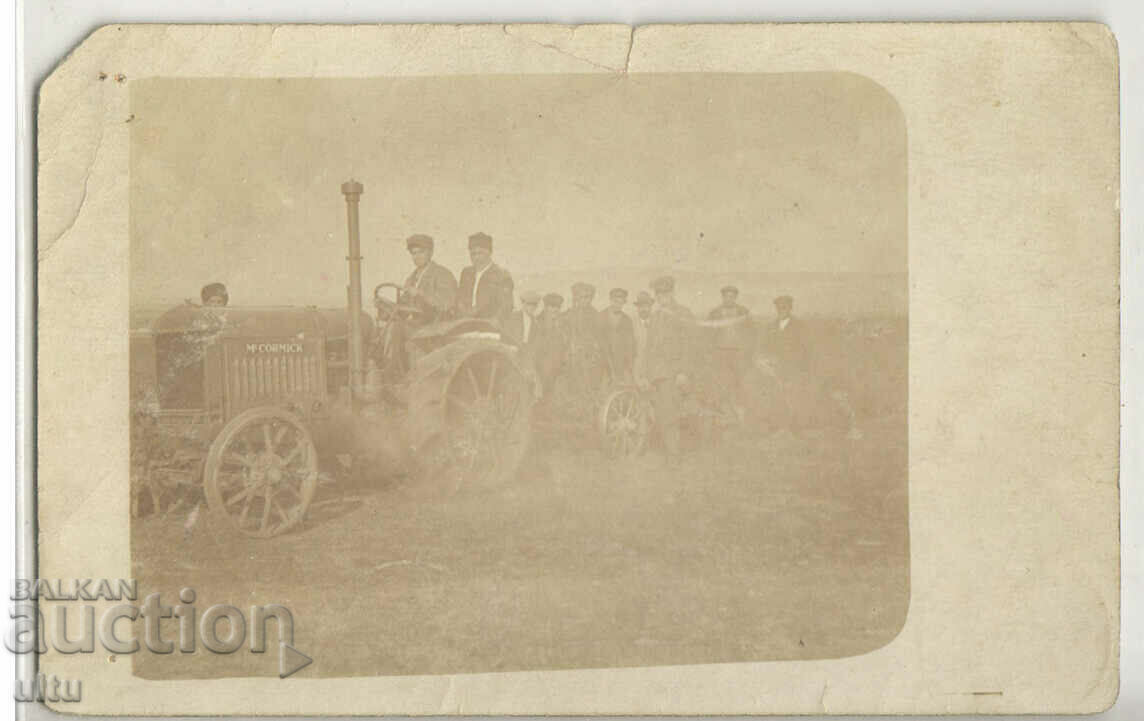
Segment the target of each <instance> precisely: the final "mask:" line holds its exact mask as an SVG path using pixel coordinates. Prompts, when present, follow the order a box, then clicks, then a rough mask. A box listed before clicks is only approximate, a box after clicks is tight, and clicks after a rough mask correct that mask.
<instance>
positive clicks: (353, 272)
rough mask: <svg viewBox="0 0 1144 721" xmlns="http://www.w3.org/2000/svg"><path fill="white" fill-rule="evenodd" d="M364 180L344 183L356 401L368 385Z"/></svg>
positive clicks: (353, 394)
mask: <svg viewBox="0 0 1144 721" xmlns="http://www.w3.org/2000/svg"><path fill="white" fill-rule="evenodd" d="M362 190H364V188H363V187H362V184H361V183H359V182H357V181H356V180H349V181H346V182H345V183H342V194H343V195H345V196H346V224H347V226H348V230H349V254H348V255H347V256H346V260H347V261H349V265H350V286H349V289H348V291H349V308H348V311H349V316H350V317H349V321H350V338H349V352H350V357H349V361H350V397H351V398H352V399H354V402H355V403H356V401H357V399H358V398H359V397H361V392H362V388H363V387H364V385H365V359H364V358H363V357H362V327H361V235H360V231H359V228H358V201H359V200H360V199H361V194H362Z"/></svg>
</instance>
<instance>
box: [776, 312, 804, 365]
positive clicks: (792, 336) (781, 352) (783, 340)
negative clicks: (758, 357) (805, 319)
mask: <svg viewBox="0 0 1144 721" xmlns="http://www.w3.org/2000/svg"><path fill="white" fill-rule="evenodd" d="M767 352H768V353H769V354H770V356H771V357H772V358H774V360H775V370H777V371H778V373H779V374H780V375H784V376H792V375H796V374H799V373H805V372H807V371H808V370H809V365H810V362H809V361H810V354H809V353H808V350H807V346H806V334H805V332H804V330H803V326H802V321H800V320H799V319H798V318H795V317H793V316H792V317H791V319H790V321H789V322H788V323H787V326H786V328H783V327H781V325H780V324H779V321H778V320H777V319H776V320H775V321H773V322H772V323H771V326H770V329H769V332H768V334H767Z"/></svg>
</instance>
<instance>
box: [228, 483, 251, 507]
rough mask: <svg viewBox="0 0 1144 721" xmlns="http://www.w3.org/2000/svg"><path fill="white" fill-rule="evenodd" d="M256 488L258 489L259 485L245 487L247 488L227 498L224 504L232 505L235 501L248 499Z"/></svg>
mask: <svg viewBox="0 0 1144 721" xmlns="http://www.w3.org/2000/svg"><path fill="white" fill-rule="evenodd" d="M256 490H258V488H257V486H250V487H249V488H245V489H243V490H241V491H239V492H238V493H236V494H234V495H233V496H231V497H230V498H228V499H226V501H224V502H223V505H224V506H232V505H234V504H235V503H238V502H239V501H243V500H246V499H248V498H249V497H250V495H251V494H252V493H254V492H255V491H256Z"/></svg>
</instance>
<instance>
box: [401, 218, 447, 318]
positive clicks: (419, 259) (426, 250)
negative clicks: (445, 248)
mask: <svg viewBox="0 0 1144 721" xmlns="http://www.w3.org/2000/svg"><path fill="white" fill-rule="evenodd" d="M405 247H406V249H408V251H409V257H410V258H412V260H413V272H412V273H410V274H409V277H408V278H406V279H405V286H404V289H403V290H402V296H403V297H402V300H403V301H404V302H405V303H407V304H409V305H413V306H416V307H417V308H418V309H420V310H421V314H420V315H419V316H418V317H415V318H413V322H414V323H415V324H418V325H424V324H426V323H433V322H435V321H437V320H440V319H441V318H443V317H444V315H445V314H446V313H448V312H449V311H450V310H451V309H452V308H453V305H454V304H455V303H456V301H457V279H456V278H455V277H453V273H452V272H450V271H449V269H448V268H446V267H445V266H443V265H440V264H438V263H436V262H435V261H434V260H433V239H432V238H431V237H429V236H428V235H422V234H420V233H419V234H417V235H411V236H409V238H407V239H406V241H405Z"/></svg>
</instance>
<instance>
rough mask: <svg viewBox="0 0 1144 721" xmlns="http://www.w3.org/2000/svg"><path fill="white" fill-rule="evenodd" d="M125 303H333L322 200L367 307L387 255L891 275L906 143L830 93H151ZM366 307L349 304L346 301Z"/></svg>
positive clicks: (495, 86)
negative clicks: (482, 240) (358, 256)
mask: <svg viewBox="0 0 1144 721" xmlns="http://www.w3.org/2000/svg"><path fill="white" fill-rule="evenodd" d="M131 92H132V98H131V103H132V112H133V113H134V115H135V117H134V120H133V121H132V124H131V134H132V136H131V138H132V145H131V152H132V159H131V243H132V255H131V259H132V268H131V271H132V293H133V296H132V301H133V303H154V302H168V301H178V300H180V299H182V298H187V297H194V298H197V297H198V292H199V289H200V287H201V286H202V285H203V284H205V283H207V282H210V281H216V280H217V281H222V282H224V283H226V284H227V285H228V286H229V288H230V296H231V302H232V303H235V304H242V305H264V304H294V305H305V304H318V305H335V306H336V305H339V304H341V303H344V300H345V284H346V263H345V255H346V220H345V203H344V199H343V196H342V194H341V192H340V185H341V183H342V182H343V181H345V180H348V179H350V178H351V177H352V178H354V179H356V180H358V181H360V182H361V183H363V184H364V186H365V194H364V195H363V196H362V200H361V231H362V253H363V255H364V256H365V260H364V263H363V266H364V282H365V286H366V288H367V289H369V288H372V287H373V285H376V284H377V283H379V282H381V281H383V280H394V281H401V280H403V279H404V278H405V276H406V275H407V274H408V272H409V269H410V263H409V258H408V255H407V254H406V252H405V246H404V242H403V241H404V239H405V238H406V237H407V236H408V235H410V234H413V233H428V234H429V235H432V236H433V237H434V238H435V239H436V241H437V255H436V259H437V260H438V261H440V262H442V263H444V264H445V265H446V266H448V267H450V268H451V269H452V270H453V271H454V272H456V273H458V274H459V272H460V269H461V267H463V266H464V265H465V264H467V238H468V236H469V235H470V234H471V233H473V232H476V231H484V232H486V233H488V234H490V235H492V236H493V238H494V244H495V245H494V257H495V259H496V261H497V262H498V263H499V264H501V265H503V266H504V267H506V268H508V269H509V270H510V271H511V272H513V274H514V275H517V276H528V275H537V274H543V273H545V272H548V271H550V270H585V271H591V270H593V269H605V268H609V267H615V266H619V267H623V268H649V269H656V270H670V269H673V268H675V269H681V270H690V271H702V272H710V273H713V274H719V273H728V272H760V273H774V272H826V273H831V272H878V273H904V272H905V271H906V262H907V255H906V129H905V121H904V118H903V117H902V114H901V112H900V110H899V109H898V106H897V104H896V102H895V101H894V100H893V99H892V98H891V97H890V96H889V95H888V94H887V93H886V92H885V91H884V90H882V89H881V88H880V87H879V86H877V85H875V84H874V83H873V82H871V81H869V80H867V79H865V78H862V77H860V76H857V75H853V74H847V73H800V74H774V75H764V74H740V75H722V74H719V75H715V74H687V75H632V76H622V75H573V76H569V75H548V76H544V75H529V76H506V75H500V76H454V77H419V78H397V79H394V78H387V79H380V80H377V79H370V80H349V79H347V80H281V81H275V80H213V79H209V80H208V79H204V80H165V79H148V80H141V81H135V82H133V83H132V85H131ZM367 292H368V290H367Z"/></svg>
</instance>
